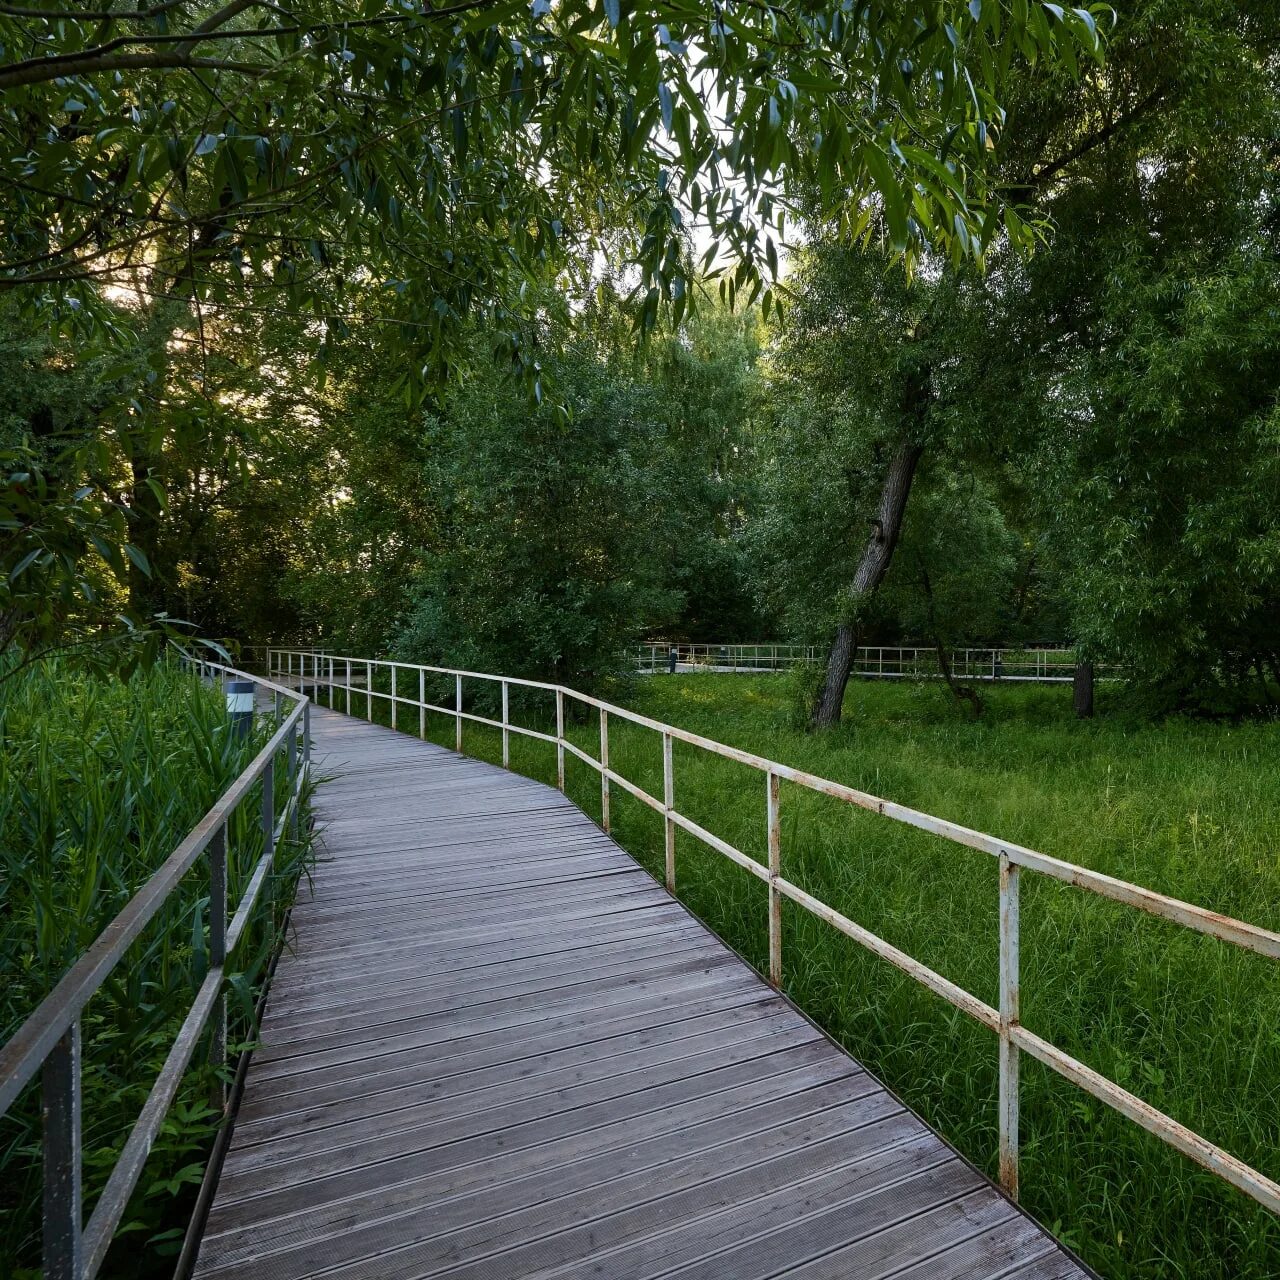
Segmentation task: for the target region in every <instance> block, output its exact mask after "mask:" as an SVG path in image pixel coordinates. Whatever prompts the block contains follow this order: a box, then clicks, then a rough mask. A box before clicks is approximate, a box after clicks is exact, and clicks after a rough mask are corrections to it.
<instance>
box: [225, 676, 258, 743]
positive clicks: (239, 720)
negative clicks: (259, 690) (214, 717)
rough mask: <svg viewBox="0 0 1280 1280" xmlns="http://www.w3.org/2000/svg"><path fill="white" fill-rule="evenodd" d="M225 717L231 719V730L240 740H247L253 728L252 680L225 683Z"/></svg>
mask: <svg viewBox="0 0 1280 1280" xmlns="http://www.w3.org/2000/svg"><path fill="white" fill-rule="evenodd" d="M226 694H227V715H229V716H230V717H231V730H232V732H233V733H234V734H235V735H236V736H237V737H240V738H247V737H248V736H249V731H250V729H251V728H252V727H253V694H254V685H253V681H252V680H228V681H227V683H226Z"/></svg>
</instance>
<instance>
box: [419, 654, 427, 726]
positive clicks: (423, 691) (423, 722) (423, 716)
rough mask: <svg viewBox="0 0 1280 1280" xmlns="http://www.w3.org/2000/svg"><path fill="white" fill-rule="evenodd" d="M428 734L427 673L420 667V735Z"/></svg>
mask: <svg viewBox="0 0 1280 1280" xmlns="http://www.w3.org/2000/svg"><path fill="white" fill-rule="evenodd" d="M426 736H427V673H426V672H425V671H423V669H422V668H421V667H419V668H418V737H420V738H422V739H424V740H425V739H426Z"/></svg>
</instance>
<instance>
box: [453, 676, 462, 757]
mask: <svg viewBox="0 0 1280 1280" xmlns="http://www.w3.org/2000/svg"><path fill="white" fill-rule="evenodd" d="M453 718H454V722H455V723H454V735H453V745H454V747H455V748H456V750H457V752H458V754H459V755H461V754H462V677H461V676H454V678H453Z"/></svg>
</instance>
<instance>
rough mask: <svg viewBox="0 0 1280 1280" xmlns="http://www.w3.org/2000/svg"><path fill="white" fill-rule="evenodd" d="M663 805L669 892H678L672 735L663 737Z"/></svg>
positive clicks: (667, 734)
mask: <svg viewBox="0 0 1280 1280" xmlns="http://www.w3.org/2000/svg"><path fill="white" fill-rule="evenodd" d="M662 805H663V819H664V822H665V831H664V837H665V845H666V848H665V858H664V862H665V870H666V883H667V890H668V891H669V892H670V893H675V891H676V820H675V818H673V817H672V816H671V815H672V813H673V812H674V810H675V807H676V779H675V758H674V756H673V753H672V750H671V735H670V734H669V733H664V734H663V735H662Z"/></svg>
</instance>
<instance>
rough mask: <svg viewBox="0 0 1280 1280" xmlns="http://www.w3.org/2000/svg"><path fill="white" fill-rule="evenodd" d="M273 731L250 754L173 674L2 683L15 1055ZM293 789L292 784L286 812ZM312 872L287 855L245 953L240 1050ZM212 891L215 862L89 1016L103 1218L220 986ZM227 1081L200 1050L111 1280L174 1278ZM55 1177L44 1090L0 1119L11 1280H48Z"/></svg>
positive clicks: (89, 1182)
mask: <svg viewBox="0 0 1280 1280" xmlns="http://www.w3.org/2000/svg"><path fill="white" fill-rule="evenodd" d="M266 732H267V731H266V729H265V728H262V729H260V730H259V731H258V732H257V733H256V735H255V737H254V738H253V739H251V740H248V741H246V740H244V739H242V738H239V737H237V736H235V735H234V734H233V733H232V732H231V730H230V726H229V722H228V720H227V716H226V712H225V705H224V701H223V698H222V695H221V693H220V692H218V691H217V690H215V689H210V688H208V687H206V686H204V685H202V684H201V683H200V682H199V681H198V680H196V679H195V678H194V677H193V676H191V675H189V674H188V673H186V672H184V671H182V670H180V669H178V668H177V667H176V666H171V665H161V666H157V667H154V668H152V669H151V670H149V671H145V672H142V673H140V674H138V675H136V676H134V677H133V679H131V680H129V681H128V682H127V683H126V682H120V681H112V680H108V679H101V678H95V677H92V676H89V675H86V674H84V673H83V672H77V671H76V670H74V669H72V668H69V667H66V666H64V665H62V664H59V663H57V662H52V661H50V662H45V663H41V664H37V665H35V666H33V667H30V668H28V669H27V670H25V671H23V672H22V673H21V674H19V675H16V676H14V677H13V678H11V679H9V680H6V681H3V682H0V742H2V744H3V745H2V748H0V967H2V968H3V972H4V975H5V981H4V983H3V986H2V987H0V1042H3V1041H4V1040H7V1039H8V1038H9V1037H10V1036H11V1035H12V1034H13V1033H14V1031H16V1030H17V1028H18V1027H19V1026H20V1025H21V1024H22V1022H23V1021H24V1019H25V1018H26V1017H27V1016H28V1015H29V1014H30V1013H31V1012H32V1011H33V1010H34V1008H35V1007H36V1006H37V1005H38V1004H39V1002H40V1000H41V999H42V998H43V997H44V996H45V995H46V994H47V993H48V992H49V991H50V990H51V989H52V987H53V986H54V985H55V984H56V982H57V981H58V979H59V978H60V977H61V976H62V975H63V974H64V973H65V972H66V971H67V970H68V969H69V968H70V967H71V966H72V965H73V964H74V963H75V961H76V959H77V958H78V957H79V956H80V955H82V954H83V953H84V951H85V950H86V949H87V948H88V947H89V946H90V945H91V944H92V942H93V941H94V940H95V939H96V938H97V937H98V935H99V934H100V933H101V932H102V930H103V929H104V928H105V927H106V925H107V924H108V923H109V922H110V921H111V920H112V919H113V918H114V917H115V916H116V915H117V913H118V912H119V911H120V910H121V909H122V908H123V907H124V906H125V904H126V903H127V902H128V901H129V899H130V898H131V897H132V896H133V894H134V893H136V892H137V890H138V889H140V888H141V887H142V886H143V885H144V884H145V883H146V881H147V880H148V878H149V877H150V876H151V875H152V874H153V873H154V872H155V870H156V869H157V868H158V867H159V866H160V864H161V863H162V862H163V861H164V860H165V858H166V857H168V855H169V854H170V853H171V852H172V851H173V849H174V848H175V846H176V845H177V844H178V843H180V841H181V840H182V839H183V838H184V837H185V836H186V835H187V834H188V833H189V832H190V830H191V829H192V827H194V826H195V825H196V823H197V822H198V821H199V820H200V818H201V817H203V815H204V814H205V813H206V812H207V810H208V809H209V808H210V807H211V806H212V805H213V803H214V802H215V801H216V800H217V798H218V797H219V796H220V795H221V794H222V792H223V791H225V790H226V788H227V787H228V786H229V785H230V784H231V783H232V782H233V781H234V780H235V779H236V777H237V776H238V775H239V774H240V773H241V772H242V771H243V769H244V767H245V766H246V765H247V764H248V763H249V761H250V760H251V759H252V757H253V755H254V753H255V752H256V751H257V750H258V749H259V747H260V746H261V740H262V737H263V736H264V734H265V733H266ZM277 772H278V773H279V774H283V773H284V770H282V769H281V770H277ZM286 785H287V780H286V779H284V778H283V777H281V778H280V779H278V790H277V796H276V803H277V810H276V811H277V812H279V805H280V804H282V803H283V798H284V787H285V786H286ZM260 804H261V798H260V788H255V793H254V794H251V796H250V797H249V799H248V801H247V802H246V803H245V804H243V805H242V806H241V807H240V810H239V812H238V814H237V817H236V819H235V820H233V822H232V823H231V825H230V829H229V833H228V834H229V841H228V895H229V898H230V900H231V902H232V903H233V904H234V903H235V902H237V901H238V900H239V897H240V895H241V893H242V892H243V890H244V887H245V884H246V882H247V880H248V877H249V875H250V874H251V871H252V867H253V865H254V862H255V861H256V860H257V858H258V857H259V856H260V855H261V852H262V833H261V828H260V823H259V821H258V814H259V812H260V807H259V806H260ZM306 855H307V851H306V848H305V845H291V844H288V843H287V842H282V847H281V848H280V850H279V852H278V854H277V864H276V865H277V885H276V887H275V893H274V894H273V895H271V897H270V903H271V906H270V907H269V908H267V909H265V910H264V911H262V912H259V915H258V918H257V920H256V921H255V924H254V926H253V928H252V930H251V931H250V934H249V935H248V936H247V937H246V938H245V940H244V941H243V942H242V943H241V948H242V949H241V950H239V951H238V952H237V957H236V961H235V963H236V966H237V968H238V970H239V972H237V973H236V975H235V977H234V979H233V982H232V992H233V1009H232V1028H233V1031H232V1035H233V1038H236V1039H238V1040H240V1041H241V1042H243V1041H245V1040H246V1039H247V1038H248V1037H250V1036H251V1035H252V1033H253V1028H252V1001H253V998H254V992H255V988H256V987H257V985H258V984H259V983H260V982H261V979H262V976H263V974H264V972H265V969H266V966H267V964H268V961H269V957H270V955H271V954H272V951H273V949H274V947H275V946H276V945H277V943H278V939H279V936H280V928H281V924H282V920H283V913H284V911H285V909H286V907H287V903H288V900H289V898H290V897H291V894H292V884H293V882H294V880H296V877H297V875H298V874H299V872H300V871H301V870H302V868H303V866H304V862H305V858H306ZM208 876H209V871H208V863H207V860H206V859H205V858H200V859H198V860H197V862H196V864H195V866H194V867H193V868H192V870H191V871H190V872H189V873H188V874H187V876H186V877H185V878H184V880H183V882H182V884H181V886H180V888H179V890H178V891H177V892H175V893H174V894H173V895H172V896H171V897H170V899H169V901H168V902H167V903H166V905H165V906H164V907H162V908H161V910H160V912H159V913H158V915H157V916H156V918H155V919H154V920H153V921H152V922H151V923H150V925H149V926H148V927H147V928H146V929H145V930H144V932H143V934H142V935H141V937H140V938H139V939H138V940H137V941H136V942H135V943H134V945H133V946H132V947H131V948H130V950H129V952H128V954H127V955H126V956H125V957H124V958H123V959H122V960H121V962H120V963H119V964H118V965H117V966H116V968H115V969H114V970H113V972H112V974H111V976H110V977H109V978H108V979H107V981H106V983H105V984H104V986H103V987H102V989H101V991H100V992H99V993H98V994H97V995H96V996H95V997H94V998H93V999H92V1000H91V1001H90V1003H89V1005H88V1006H87V1008H86V1009H85V1012H84V1014H83V1017H82V1023H81V1027H82V1038H83V1060H84V1067H83V1082H84V1104H83V1112H84V1153H85V1154H84V1164H85V1200H86V1206H87V1208H92V1205H93V1203H94V1199H95V1198H96V1194H97V1192H98V1191H99V1190H100V1189H101V1186H102V1184H103V1183H104V1182H105V1180H106V1177H107V1175H108V1174H109V1173H110V1170H111V1168H112V1166H113V1164H114V1162H115V1159H116V1156H117V1155H118V1153H119V1151H120V1148H121V1146H122V1145H123V1143H124V1140H125V1139H126V1138H127V1136H128V1133H129V1131H130V1129H131V1128H132V1126H133V1124H134V1122H135V1121H136V1119H137V1116H138V1112H139V1110H140V1109H141V1106H142V1103H143V1101H144V1099H145V1098H146V1095H147V1092H148V1091H149V1089H150V1088H151V1085H152V1084H153V1083H154V1081H155V1078H156V1075H157V1074H158V1071H159V1069H160V1066H161V1064H162V1063H163V1061H164V1058H165V1055H166V1054H167V1052H168V1050H169V1048H170V1046H171V1045H172V1043H173V1038H174V1034H175V1033H176V1030H177V1028H178V1026H179V1025H180V1023H181V1021H182V1019H183V1017H185V1015H186V1013H187V1012H188V1010H189V1008H190V1006H191V1002H192V1000H193V998H194V996H195V993H196V990H197V989H198V987H199V985H200V982H201V980H202V979H203V977H204V975H205V973H206V972H207V969H208V904H209V888H208ZM216 1083H217V1082H216V1080H215V1077H214V1075H213V1072H212V1068H211V1067H210V1066H209V1065H208V1062H207V1059H206V1057H205V1054H204V1053H203V1051H201V1050H197V1058H196V1062H195V1063H193V1066H192V1068H191V1070H190V1071H189V1072H188V1076H187V1079H186V1081H185V1082H184V1085H183V1088H182V1091H181V1093H180V1094H179V1097H178V1100H177V1101H176V1102H175V1105H174V1107H173V1109H172V1110H171V1112H170V1115H169V1119H168V1121H167V1122H166V1124H165V1126H164V1128H163V1130H162V1132H161V1135H160V1139H159V1141H158V1142H157V1144H156V1146H155V1149H154V1151H153V1154H152V1156H151V1158H150V1160H149V1162H148V1165H147V1168H146V1170H145V1171H144V1174H143V1178H142V1180H141V1182H140V1184H139V1189H138V1192H137V1193H136V1194H135V1196H134V1200H133V1203H132V1204H131V1205H130V1208H129V1211H128V1212H127V1214H126V1216H125V1219H124V1223H123V1227H122V1232H121V1236H120V1237H118V1240H117V1246H116V1249H115V1251H113V1254H112V1255H109V1257H108V1259H107V1263H106V1265H105V1267H104V1271H103V1274H105V1275H112V1274H118V1275H122V1274H128V1275H147V1274H152V1273H155V1274H163V1273H164V1269H165V1264H164V1262H163V1258H164V1257H165V1256H166V1255H168V1254H171V1253H172V1252H173V1251H175V1250H176V1248H177V1246H178V1244H179V1243H180V1241H181V1236H182V1232H183V1230H184V1228H185V1225H186V1214H187V1212H188V1211H189V1208H190V1204H191V1200H192V1196H193V1194H194V1187H195V1185H196V1184H198V1182H199V1180H200V1177H201V1175H202V1173H203V1169H204V1163H205V1159H206V1158H207V1154H208V1151H209V1148H210V1145H211V1142H212V1138H213V1135H214V1133H215V1132H216V1128H217V1125H218V1122H219V1115H218V1113H217V1112H216V1111H215V1110H214V1108H213V1107H212V1106H210V1105H209V1102H208V1099H209V1098H210V1097H211V1095H212V1093H213V1091H214V1087H215V1085H216ZM40 1176H41V1175H40V1119H39V1085H38V1083H33V1084H32V1085H31V1086H30V1087H29V1088H28V1089H27V1091H26V1092H25V1094H24V1095H23V1097H22V1099H21V1100H20V1101H19V1103H18V1104H16V1106H15V1107H14V1108H13V1109H12V1110H11V1111H10V1112H9V1114H8V1115H6V1116H5V1117H4V1119H3V1120H0V1275H5V1276H9V1275H23V1274H28V1273H29V1274H36V1272H35V1270H34V1269H35V1268H37V1267H38V1265H39V1254H40V1248H39V1237H40ZM139 1246H145V1247H144V1248H140V1247H139ZM171 1267H172V1260H171V1259H170V1260H169V1262H168V1268H170V1269H171ZM24 1268H25V1269H30V1271H29V1272H28V1271H24Z"/></svg>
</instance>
